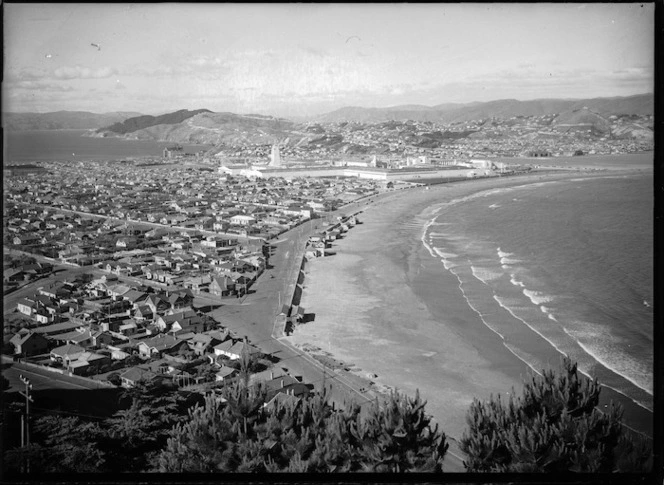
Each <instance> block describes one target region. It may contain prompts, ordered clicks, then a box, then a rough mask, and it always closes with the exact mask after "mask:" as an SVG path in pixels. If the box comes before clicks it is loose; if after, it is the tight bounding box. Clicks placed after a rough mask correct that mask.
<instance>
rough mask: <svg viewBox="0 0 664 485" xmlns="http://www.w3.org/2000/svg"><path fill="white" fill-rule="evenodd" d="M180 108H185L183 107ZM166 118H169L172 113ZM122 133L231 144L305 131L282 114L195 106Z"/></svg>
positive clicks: (266, 140) (267, 141)
mask: <svg viewBox="0 0 664 485" xmlns="http://www.w3.org/2000/svg"><path fill="white" fill-rule="evenodd" d="M183 111H185V112H186V110H183ZM177 113H180V112H177ZM188 113H193V112H191V111H190V112H188ZM172 114H175V113H172ZM162 119H163V118H162ZM166 119H168V120H170V121H173V120H174V119H175V117H169V118H166ZM127 121H131V120H127ZM98 131H99V132H100V133H99V135H97V136H108V135H111V136H112V135H114V133H113V132H111V131H106V130H98ZM123 136H124V137H125V138H130V139H136V140H161V141H171V142H177V143H194V144H213V145H219V144H227V145H235V144H247V143H248V144H255V143H258V144H270V143H275V142H277V141H279V142H283V141H284V140H286V139H288V143H297V142H298V141H299V140H301V139H302V138H304V137H305V136H306V134H305V133H301V134H300V133H299V131H298V130H297V125H296V124H295V123H294V122H292V121H289V120H285V119H283V118H275V117H272V116H265V115H254V114H251V115H238V114H234V113H212V112H211V111H208V110H198V113H197V114H194V115H192V116H190V117H188V118H186V119H185V120H184V121H181V122H178V123H169V124H166V123H161V124H154V125H151V126H146V127H144V128H141V129H138V130H135V131H131V132H127V133H126V134H124V135H123Z"/></svg>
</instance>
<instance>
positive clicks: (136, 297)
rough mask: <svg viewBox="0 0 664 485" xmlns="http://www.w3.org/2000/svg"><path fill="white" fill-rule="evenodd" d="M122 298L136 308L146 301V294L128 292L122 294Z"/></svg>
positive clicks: (133, 291) (135, 291) (134, 291)
mask: <svg viewBox="0 0 664 485" xmlns="http://www.w3.org/2000/svg"><path fill="white" fill-rule="evenodd" d="M122 298H123V299H125V300H127V301H129V303H131V305H132V307H133V308H138V307H139V306H140V305H141V304H142V303H143V302H144V301H145V300H147V299H148V294H147V293H143V292H142V291H138V290H129V291H127V292H125V293H123V294H122Z"/></svg>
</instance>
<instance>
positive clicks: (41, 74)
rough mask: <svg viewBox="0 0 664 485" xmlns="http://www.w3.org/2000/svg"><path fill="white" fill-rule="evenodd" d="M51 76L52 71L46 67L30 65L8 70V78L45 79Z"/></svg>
mask: <svg viewBox="0 0 664 485" xmlns="http://www.w3.org/2000/svg"><path fill="white" fill-rule="evenodd" d="M50 76H51V73H50V71H48V70H46V69H40V68H33V67H28V68H24V69H21V70H20V71H17V72H12V71H8V72H7V79H9V80H31V79H45V78H48V77H50Z"/></svg>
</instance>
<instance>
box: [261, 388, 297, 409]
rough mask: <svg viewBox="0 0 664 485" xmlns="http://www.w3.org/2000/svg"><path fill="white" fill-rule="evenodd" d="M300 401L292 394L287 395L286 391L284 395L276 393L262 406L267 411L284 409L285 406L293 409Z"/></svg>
mask: <svg viewBox="0 0 664 485" xmlns="http://www.w3.org/2000/svg"><path fill="white" fill-rule="evenodd" d="M301 400H302V398H301V397H299V396H294V395H293V394H292V393H289V391H286V393H283V392H278V393H277V394H275V395H274V397H273V398H272V399H270V400H269V401H267V402H266V403H265V404H263V408H264V409H265V410H267V411H273V410H275V409H284V407H285V406H289V407H291V408H294V407H295V406H297V405H298V403H299V402H300V401H301Z"/></svg>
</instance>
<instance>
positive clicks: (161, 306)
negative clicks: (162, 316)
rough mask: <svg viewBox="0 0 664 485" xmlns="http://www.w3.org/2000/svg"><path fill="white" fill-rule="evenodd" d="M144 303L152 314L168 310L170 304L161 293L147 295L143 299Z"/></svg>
mask: <svg viewBox="0 0 664 485" xmlns="http://www.w3.org/2000/svg"><path fill="white" fill-rule="evenodd" d="M145 305H146V306H147V307H148V308H150V310H152V313H153V314H155V315H156V314H158V313H163V312H165V311H166V310H168V309H169V308H170V307H171V305H170V303H168V301H167V300H166V299H165V298H163V297H162V296H161V295H149V296H148V297H147V298H146V299H145Z"/></svg>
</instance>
